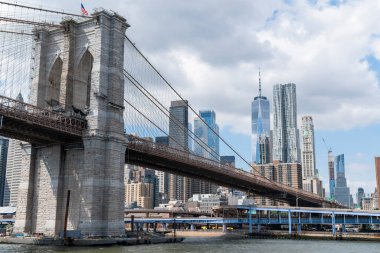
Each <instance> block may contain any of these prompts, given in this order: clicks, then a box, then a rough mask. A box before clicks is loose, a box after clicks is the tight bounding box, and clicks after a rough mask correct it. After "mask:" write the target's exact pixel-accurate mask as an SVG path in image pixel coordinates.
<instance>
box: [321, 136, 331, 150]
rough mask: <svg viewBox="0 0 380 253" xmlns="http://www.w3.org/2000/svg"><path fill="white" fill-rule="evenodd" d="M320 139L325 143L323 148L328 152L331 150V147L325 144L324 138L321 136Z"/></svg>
mask: <svg viewBox="0 0 380 253" xmlns="http://www.w3.org/2000/svg"><path fill="white" fill-rule="evenodd" d="M322 141H323V143H324V144H325V148H326V150H327V152H329V151H330V150H331V147H328V146H327V144H326V141H325V138H323V137H322Z"/></svg>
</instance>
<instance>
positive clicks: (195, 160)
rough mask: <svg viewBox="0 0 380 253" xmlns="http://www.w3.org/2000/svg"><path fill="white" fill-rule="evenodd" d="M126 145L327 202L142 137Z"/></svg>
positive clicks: (129, 140)
mask: <svg viewBox="0 0 380 253" xmlns="http://www.w3.org/2000/svg"><path fill="white" fill-rule="evenodd" d="M127 145H128V148H130V149H135V150H139V151H143V152H146V153H148V154H153V155H157V156H160V157H164V158H170V159H175V160H177V161H179V162H183V163H187V164H192V165H195V166H199V167H207V168H208V169H209V170H213V171H217V172H223V173H224V174H226V175H230V176H234V177H236V176H237V175H238V176H239V177H240V178H242V179H247V178H249V179H250V180H251V181H252V182H254V183H256V184H258V185H260V186H263V187H264V188H265V187H267V188H269V187H270V188H271V189H273V190H276V191H279V192H284V193H286V194H288V195H292V196H294V198H299V199H305V200H308V201H311V202H314V203H318V204H321V203H322V202H327V201H326V200H325V199H324V198H322V197H320V196H318V195H316V194H314V193H310V192H306V191H303V190H301V189H296V188H293V187H291V186H288V185H284V184H281V183H278V182H274V181H271V180H269V179H267V178H265V177H263V176H261V175H259V174H252V173H250V172H247V171H244V170H242V169H238V168H234V167H231V166H227V165H222V164H220V163H219V162H217V161H214V160H210V159H207V158H204V157H201V156H197V155H194V154H191V153H189V152H188V151H185V150H179V149H175V148H172V147H169V146H167V145H162V144H158V143H154V142H151V141H149V140H146V139H142V138H139V137H136V136H132V135H129V136H128V144H127ZM330 204H332V203H330Z"/></svg>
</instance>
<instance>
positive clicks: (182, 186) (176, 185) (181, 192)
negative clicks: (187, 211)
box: [169, 100, 192, 202]
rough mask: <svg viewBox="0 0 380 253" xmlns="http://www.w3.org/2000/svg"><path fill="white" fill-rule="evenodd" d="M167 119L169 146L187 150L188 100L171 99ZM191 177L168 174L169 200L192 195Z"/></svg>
mask: <svg viewBox="0 0 380 253" xmlns="http://www.w3.org/2000/svg"><path fill="white" fill-rule="evenodd" d="M169 111H170V121H169V146H170V147H172V148H175V149H179V150H184V151H187V150H188V147H189V135H188V126H189V120H188V102H187V100H184V101H183V100H177V101H172V102H171V105H170V108H169ZM191 188H192V186H191V179H190V178H186V177H182V176H177V175H174V174H170V175H169V198H170V200H182V201H183V202H185V201H187V199H189V198H190V197H191V196H192V192H191Z"/></svg>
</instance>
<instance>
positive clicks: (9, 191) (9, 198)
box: [3, 139, 22, 206]
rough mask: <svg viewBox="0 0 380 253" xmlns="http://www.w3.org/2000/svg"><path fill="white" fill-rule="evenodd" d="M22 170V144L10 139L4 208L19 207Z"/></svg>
mask: <svg viewBox="0 0 380 253" xmlns="http://www.w3.org/2000/svg"><path fill="white" fill-rule="evenodd" d="M21 170H22V142H21V141H18V140H14V139H10V141H9V148H8V159H7V170H6V173H5V188H4V202H3V204H4V206H11V205H12V206H15V205H17V198H18V188H19V185H20V180H21Z"/></svg>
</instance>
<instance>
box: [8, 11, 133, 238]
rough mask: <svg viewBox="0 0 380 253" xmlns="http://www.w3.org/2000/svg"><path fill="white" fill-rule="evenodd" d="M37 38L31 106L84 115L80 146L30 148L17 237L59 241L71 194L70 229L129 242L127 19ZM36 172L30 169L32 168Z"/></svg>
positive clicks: (68, 27)
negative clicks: (26, 235) (45, 237)
mask: <svg viewBox="0 0 380 253" xmlns="http://www.w3.org/2000/svg"><path fill="white" fill-rule="evenodd" d="M93 16H94V18H93V19H89V20H87V21H84V22H80V23H78V22H75V21H72V20H70V21H64V22H63V23H62V28H59V29H49V30H47V29H37V30H36V31H35V56H34V65H35V67H34V70H33V73H34V74H33V80H32V89H31V96H30V101H31V103H32V104H34V105H37V106H39V107H42V108H49V109H51V110H56V111H60V112H61V113H63V114H73V113H74V114H75V112H76V114H77V115H78V113H79V114H82V116H83V115H84V114H86V115H87V116H86V119H87V129H86V130H85V131H83V138H82V142H81V143H57V144H54V145H46V146H36V145H33V144H32V145H30V146H24V152H25V155H24V156H23V166H24V170H23V173H22V182H21V184H20V185H21V186H20V192H19V199H18V205H17V217H16V222H15V227H14V231H15V232H18V231H20V232H21V231H23V232H31V233H44V234H45V235H51V236H54V235H58V234H59V233H61V232H62V231H63V228H64V220H65V208H66V199H67V195H68V191H69V190H70V192H71V197H70V202H69V212H68V226H67V229H68V230H80V231H81V233H82V235H84V236H86V235H90V236H91V235H92V236H120V235H124V182H123V180H124V175H123V173H124V170H123V166H124V162H125V158H124V157H125V137H124V121H123V110H124V106H123V105H124V77H123V63H124V38H125V37H124V36H125V30H126V28H127V27H128V24H127V23H126V20H125V19H124V18H123V17H121V16H118V15H116V14H110V13H108V12H105V11H101V12H97V13H95V14H93ZM29 168H30V169H29Z"/></svg>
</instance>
